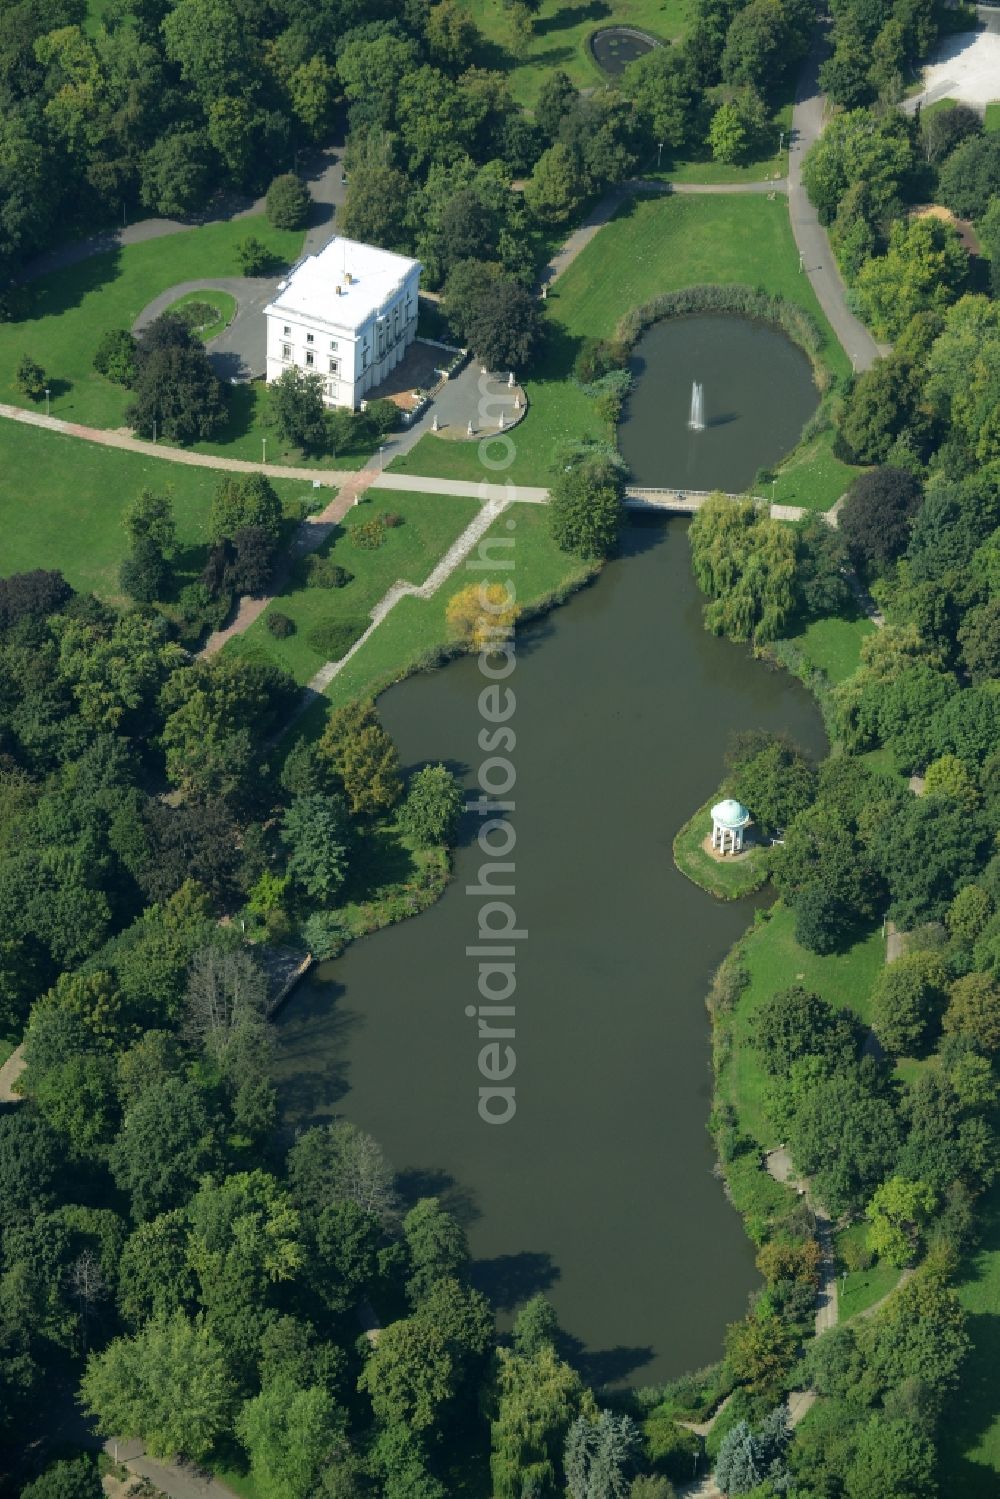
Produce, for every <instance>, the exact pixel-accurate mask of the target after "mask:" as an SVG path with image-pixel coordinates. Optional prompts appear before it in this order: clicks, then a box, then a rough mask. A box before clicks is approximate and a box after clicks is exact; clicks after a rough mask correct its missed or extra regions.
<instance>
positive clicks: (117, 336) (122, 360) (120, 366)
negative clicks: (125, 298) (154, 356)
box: [94, 328, 136, 385]
mask: <svg viewBox="0 0 1000 1499" xmlns="http://www.w3.org/2000/svg"><path fill="white" fill-rule="evenodd" d="M135 350H136V342H135V339H134V338H133V337H132V335H131V333H129V331H128V329H127V328H109V329H108V330H107V332H106V333H104V334H103V335H102V337H101V341H100V343H99V344H98V345H97V352H96V353H95V355H94V369H95V370H96V371H97V373H98V374H99V375H103V376H104V377H105V379H107V380H110V381H112V383H113V384H115V385H131V384H132V381H133V380H134V379H135Z"/></svg>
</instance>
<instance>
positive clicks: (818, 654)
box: [787, 615, 875, 684]
mask: <svg viewBox="0 0 1000 1499" xmlns="http://www.w3.org/2000/svg"><path fill="white" fill-rule="evenodd" d="M874 629H875V626H874V625H873V624H872V622H871V620H870V619H866V618H865V617H864V616H863V615H855V616H853V617H852V618H850V619H845V618H843V617H842V616H840V615H829V616H828V617H827V618H825V619H813V620H810V621H809V623H808V624H807V625H806V626H805V628H804V629H802V630H799V631H798V632H797V633H796V634H794V635H789V636H788V637H787V638H788V640H790V641H791V643H792V644H793V645H796V646H798V648H799V650H800V651H801V652H802V655H803V658H804V661H803V665H804V666H805V667H807V668H808V667H818V668H819V670H820V671H822V672H824V673H825V674H826V676H827V677H828V679H829V680H830V681H831V682H833V683H834V684H836V683H837V682H843V681H844V680H845V679H846V678H847V677H849V676H851V675H852V674H853V673H854V672H855V671H857V669H858V666H859V664H860V661H861V642H862V641H863V640H864V638H865V636H866V635H870V634H871V633H872V631H873V630H874Z"/></svg>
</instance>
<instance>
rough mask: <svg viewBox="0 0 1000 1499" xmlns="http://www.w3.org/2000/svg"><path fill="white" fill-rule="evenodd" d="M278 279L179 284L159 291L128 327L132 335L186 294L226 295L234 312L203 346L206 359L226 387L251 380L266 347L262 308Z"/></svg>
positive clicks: (216, 279)
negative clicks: (218, 331) (236, 382)
mask: <svg viewBox="0 0 1000 1499" xmlns="http://www.w3.org/2000/svg"><path fill="white" fill-rule="evenodd" d="M280 280H281V276H280V275H279V276H217V277H206V278H205V280H203V281H180V282H178V284H177V285H176V286H169V287H168V288H167V290H166V291H162V292H160V295H159V296H158V297H154V298H153V300H152V301H151V302H149V303H148V304H147V305H146V306H145V307H144V308H143V309H142V311H141V312H140V314H139V316H138V317H137V318H136V320H135V322H134V323H133V324H132V332H133V333H139V332H141V331H142V329H143V328H145V327H147V326H148V325H149V324H150V323H151V322H152V321H153V319H154V318H158V317H159V316H160V314H161V313H162V312H166V310H167V308H168V307H170V306H172V305H173V303H174V302H176V301H177V300H178V298H179V297H184V296H187V294H188V292H192V291H224V292H228V293H229V295H230V296H231V297H232V298H233V299H234V300H235V302H236V312H235V313H234V315H233V320H232V322H231V323H229V324H228V326H227V327H225V328H223V330H222V332H221V333H218V334H216V336H215V337H214V338H213V339H211V340H210V341H209V342H208V344H207V345H206V348H207V350H208V357H209V359H210V360H211V362H212V366H213V368H214V370H215V373H216V374H217V375H218V377H219V379H220V380H223V381H225V382H226V384H230V383H231V382H232V381H234V380H251V379H253V378H254V376H257V375H263V374H264V365H265V351H266V345H267V336H266V330H265V326H264V308H265V307H266V306H267V304H268V302H270V301H273V299H274V296H275V293H276V292H277V290H278V283H279V281H280Z"/></svg>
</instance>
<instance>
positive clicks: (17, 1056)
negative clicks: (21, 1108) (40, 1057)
mask: <svg viewBox="0 0 1000 1499" xmlns="http://www.w3.org/2000/svg"><path fill="white" fill-rule="evenodd" d="M27 1065H28V1064H27V1062H26V1061H25V1060H24V1042H23V1041H22V1043H21V1045H20V1046H17V1047H15V1048H14V1050H13V1051H12V1052H11V1054H10V1056H9V1057H8V1058H7V1060H6V1062H4V1064H3V1066H2V1067H0V1103H20V1101H21V1095H20V1094H19V1093H15V1092H14V1084H15V1083H16V1082H17V1079H18V1078H19V1077H20V1076H21V1073H22V1072H23V1071H24V1069H25V1067H26V1066H27Z"/></svg>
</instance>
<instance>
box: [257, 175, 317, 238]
mask: <svg viewBox="0 0 1000 1499" xmlns="http://www.w3.org/2000/svg"><path fill="white" fill-rule="evenodd" d="M310 202H311V199H310V197H309V189H308V188H307V187H306V185H305V183H304V182H303V181H302V178H301V177H297V176H296V175H295V173H294V172H283V173H282V174H281V176H280V177H275V179H274V181H273V182H272V183H271V186H270V187H269V188H268V190H267V199H266V202H265V204H264V212H265V213H266V214H267V219H268V223H270V224H273V225H274V227H275V229H304V228H305V224H306V220H307V219H308V217H309V207H310Z"/></svg>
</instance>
